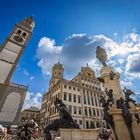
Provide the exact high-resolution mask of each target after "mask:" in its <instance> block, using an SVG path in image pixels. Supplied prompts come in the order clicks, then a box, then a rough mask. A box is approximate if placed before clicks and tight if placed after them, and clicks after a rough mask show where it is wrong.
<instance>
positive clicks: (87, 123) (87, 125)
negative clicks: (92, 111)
mask: <svg viewBox="0 0 140 140" xmlns="http://www.w3.org/2000/svg"><path fill="white" fill-rule="evenodd" d="M86 128H87V129H89V122H88V121H86Z"/></svg>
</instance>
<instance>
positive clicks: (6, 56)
mask: <svg viewBox="0 0 140 140" xmlns="http://www.w3.org/2000/svg"><path fill="white" fill-rule="evenodd" d="M34 25H35V24H34V20H33V18H32V17H28V18H25V19H24V20H22V21H21V22H19V23H17V24H16V25H15V27H14V29H13V31H12V32H11V33H10V34H9V36H8V37H7V38H6V40H5V41H4V43H3V44H2V45H1V47H0V124H2V125H11V124H18V119H19V116H20V112H21V109H22V107H23V103H24V100H25V96H26V93H27V90H28V87H27V86H24V85H20V84H15V83H12V82H11V81H10V80H11V77H12V74H13V72H14V71H15V68H16V66H17V64H18V61H19V59H20V57H21V55H22V54H23V51H24V49H25V47H26V45H27V43H28V41H29V39H30V37H31V35H32V30H33V28H34ZM21 76H22V75H21Z"/></svg>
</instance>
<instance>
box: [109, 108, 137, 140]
mask: <svg viewBox="0 0 140 140" xmlns="http://www.w3.org/2000/svg"><path fill="white" fill-rule="evenodd" d="M130 113H131V114H132V119H133V122H132V129H133V133H134V136H135V140H139V139H140V127H139V125H138V124H137V119H136V117H135V114H137V113H138V110H136V109H130ZM109 114H110V115H112V117H113V122H114V124H115V130H116V133H117V136H118V139H119V140H131V138H130V134H129V131H128V128H127V126H126V124H125V121H124V118H123V117H122V109H114V108H113V109H110V110H109Z"/></svg>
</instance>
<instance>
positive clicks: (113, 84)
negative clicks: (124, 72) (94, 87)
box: [100, 66, 122, 100]
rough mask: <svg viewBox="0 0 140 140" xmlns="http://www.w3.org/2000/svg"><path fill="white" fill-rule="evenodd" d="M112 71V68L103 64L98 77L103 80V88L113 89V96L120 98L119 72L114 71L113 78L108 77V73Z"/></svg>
mask: <svg viewBox="0 0 140 140" xmlns="http://www.w3.org/2000/svg"><path fill="white" fill-rule="evenodd" d="M112 72H113V68H112V67H109V66H104V67H102V69H101V70H100V74H101V76H100V78H102V79H103V80H104V84H103V88H104V89H106V88H107V89H108V90H109V89H113V95H114V98H115V99H116V100H117V99H120V97H122V94H121V86H120V81H119V78H120V74H119V73H118V72H115V73H114V76H113V79H111V78H110V74H111V73H112Z"/></svg>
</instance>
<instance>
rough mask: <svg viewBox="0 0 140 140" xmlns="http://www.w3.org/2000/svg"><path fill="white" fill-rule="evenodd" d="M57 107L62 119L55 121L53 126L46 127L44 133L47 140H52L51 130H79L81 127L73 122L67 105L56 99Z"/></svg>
mask: <svg viewBox="0 0 140 140" xmlns="http://www.w3.org/2000/svg"><path fill="white" fill-rule="evenodd" d="M54 104H55V107H56V108H57V109H58V110H59V116H60V119H57V120H55V121H54V122H52V123H51V124H49V125H48V126H46V127H45V129H44V132H45V135H46V140H51V139H52V138H51V134H50V131H51V130H55V131H58V130H59V128H79V125H78V124H77V123H76V122H75V121H74V120H73V118H72V116H71V114H70V111H69V109H68V108H67V107H66V106H65V104H64V103H63V102H62V101H61V100H60V99H58V98H56V100H55V102H54Z"/></svg>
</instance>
